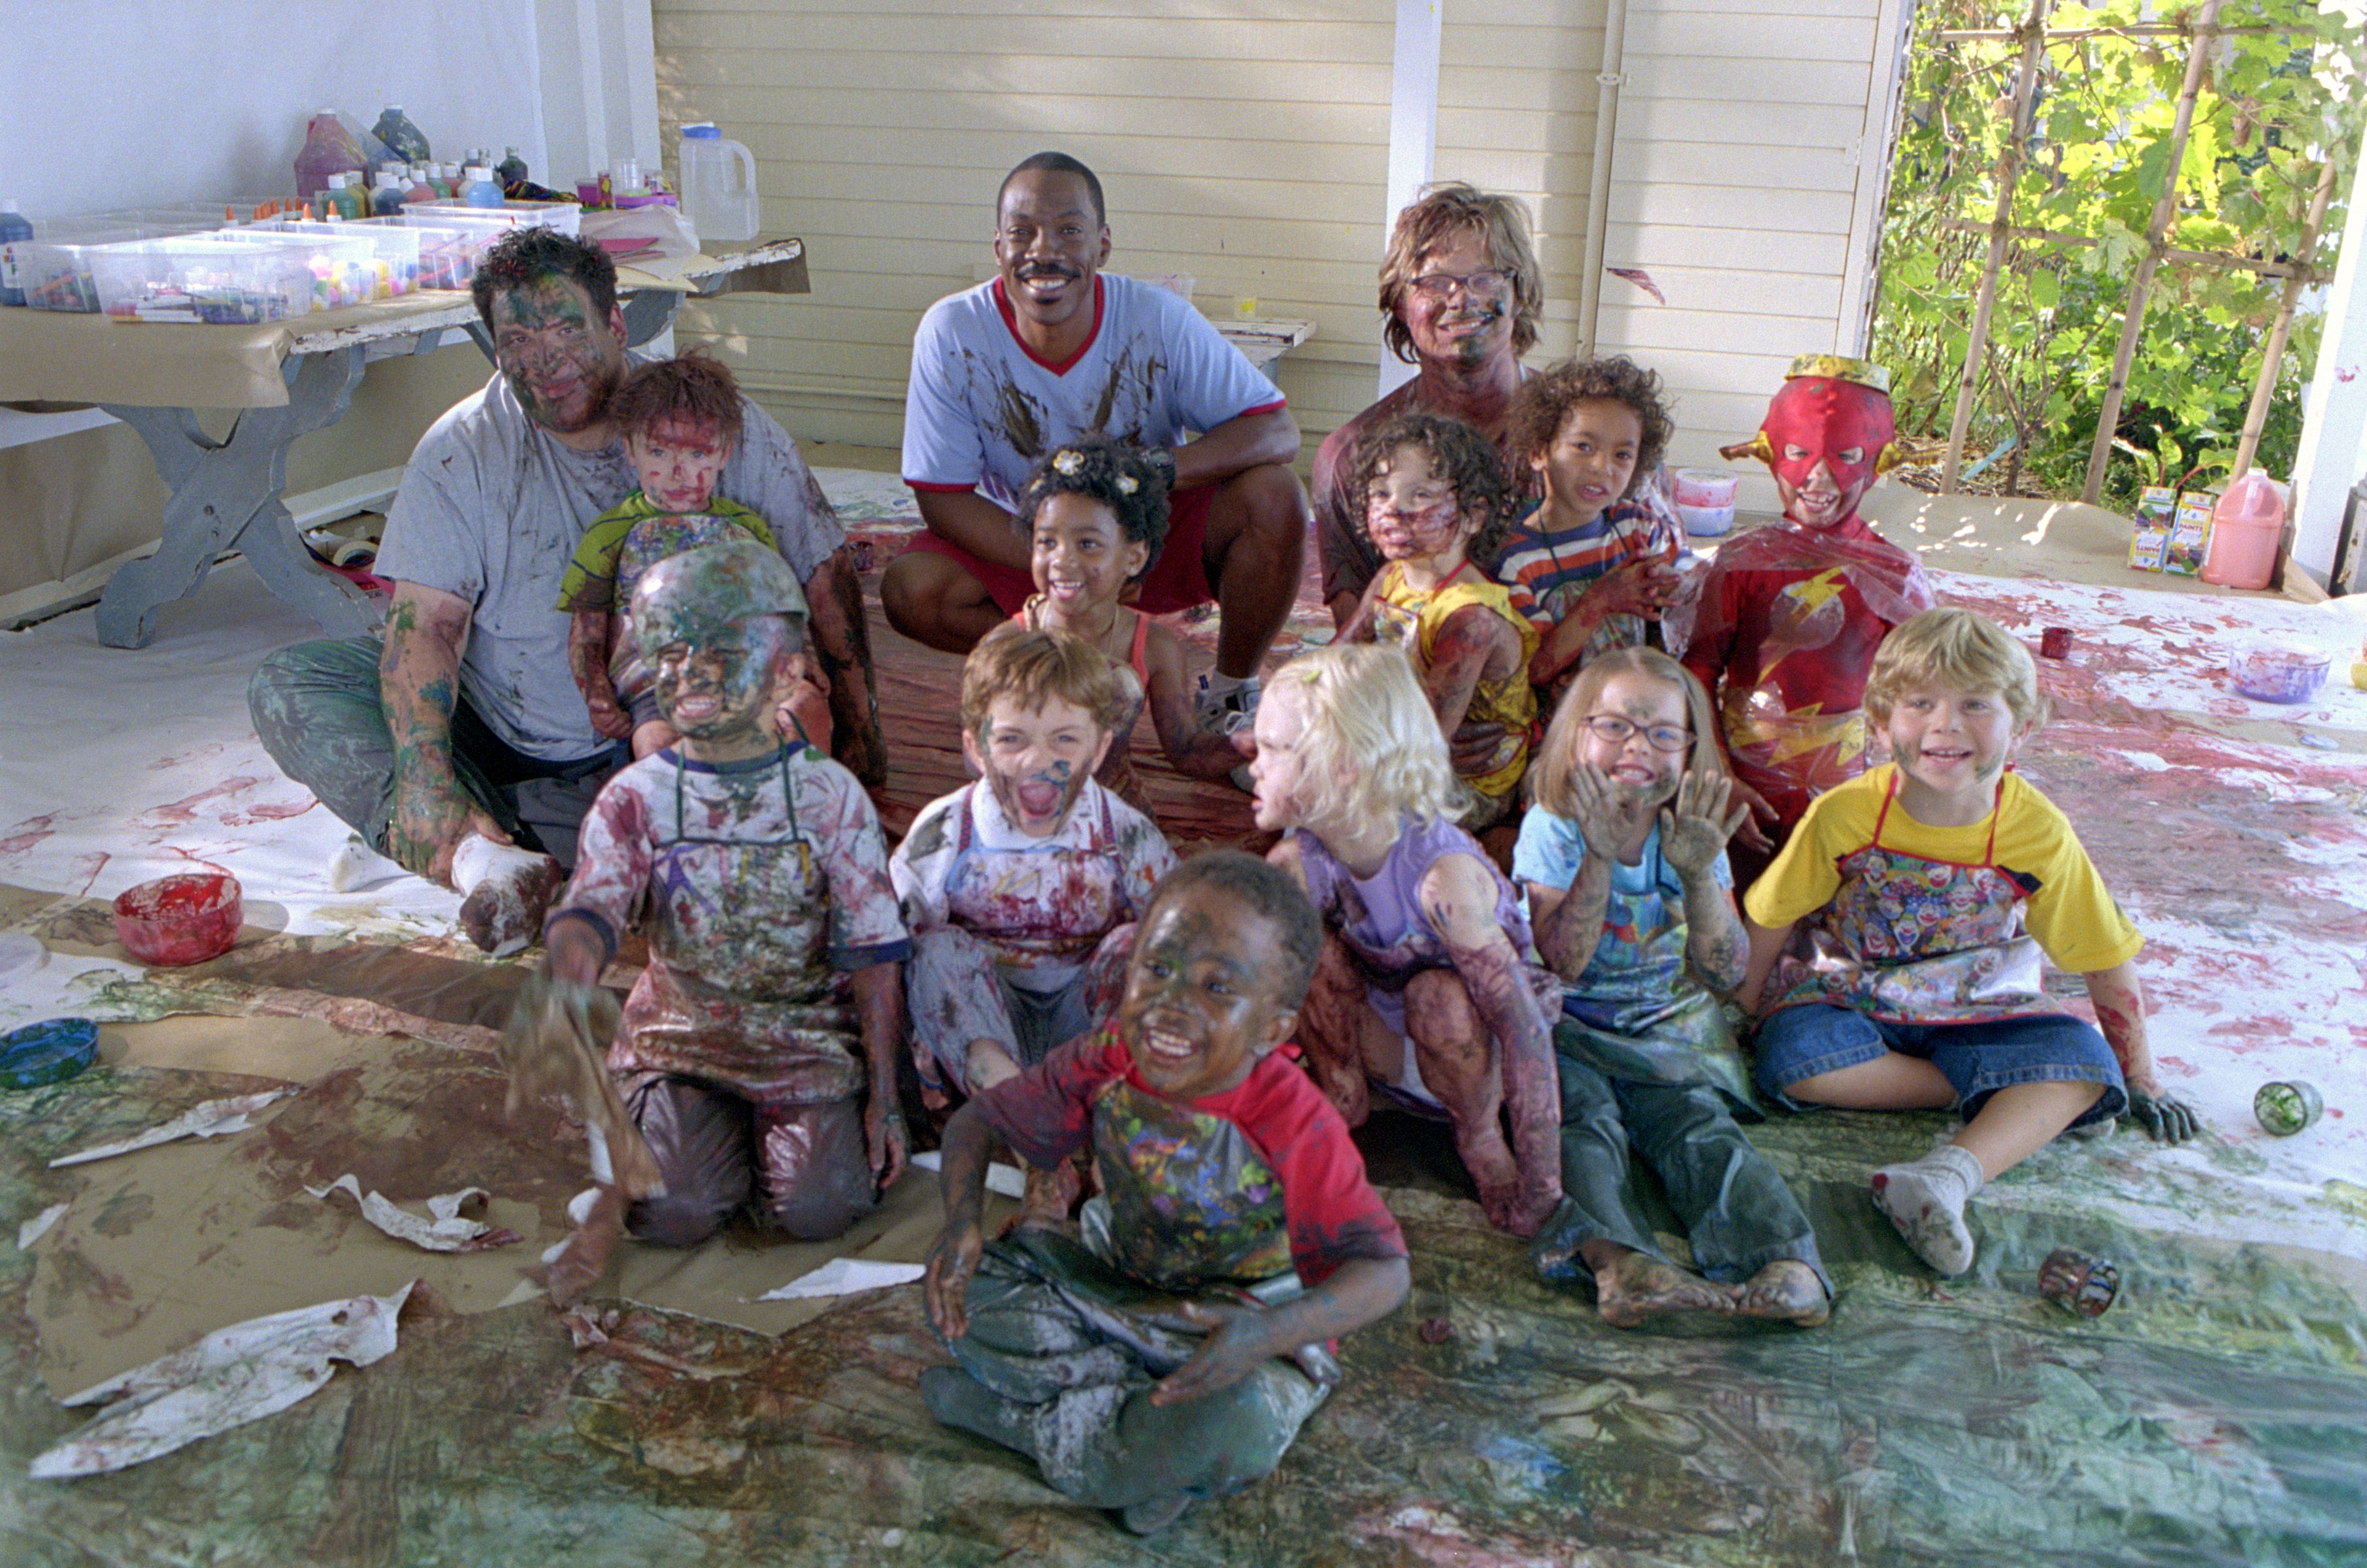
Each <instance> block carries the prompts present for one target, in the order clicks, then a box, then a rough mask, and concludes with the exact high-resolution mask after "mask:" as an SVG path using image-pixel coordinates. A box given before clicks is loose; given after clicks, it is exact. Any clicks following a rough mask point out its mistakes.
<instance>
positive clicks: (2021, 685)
mask: <svg viewBox="0 0 2367 1568" xmlns="http://www.w3.org/2000/svg"><path fill="white" fill-rule="evenodd" d="M1935 685H1936V686H1953V687H1954V688H1955V689H1956V690H1957V691H1960V692H1995V693H1997V694H1999V696H2001V697H2003V698H2004V699H2005V705H2006V706H2007V707H2009V708H2010V709H2012V710H2013V716H2014V720H2015V722H2016V723H2018V724H2022V725H2026V726H2028V727H2029V728H2033V729H2035V728H2038V727H2039V726H2040V725H2042V724H2044V723H2045V722H2046V713H2047V704H2046V699H2045V698H2044V697H2043V696H2041V695H2040V694H2039V691H2038V665H2037V663H2036V662H2035V661H2034V660H2032V658H2031V657H2030V649H2027V648H2024V647H2023V646H2022V639H2021V638H2020V637H2014V636H2012V635H2011V634H2010V633H2009V632H2007V630H2006V629H2005V628H2004V627H2003V626H1999V625H1998V624H1997V623H1996V622H1995V621H1992V620H1990V619H1989V618H1988V616H1987V615H1977V614H1976V613H1975V612H1973V611H1971V610H1965V609H1958V608H1955V607H1954V606H1947V607H1943V608H1942V609H1937V610H1926V611H1924V612H1923V613H1922V614H1921V615H1917V616H1915V617H1913V618H1912V619H1910V620H1908V621H1907V622H1906V623H1905V624H1904V625H1901V626H1893V627H1891V628H1890V635H1889V636H1888V637H1884V638H1883V639H1882V646H1881V647H1880V648H1878V649H1875V650H1874V670H1873V672H1872V673H1871V674H1869V675H1867V677H1866V680H1865V711H1866V713H1867V714H1868V715H1869V716H1872V718H1873V719H1874V723H1876V724H1887V723H1889V722H1890V710H1891V708H1892V707H1893V706H1894V705H1897V701H1898V699H1899V698H1900V697H1902V696H1904V695H1905V694H1908V692H1911V691H1913V690H1915V689H1916V688H1917V687H1919V686H1935Z"/></svg>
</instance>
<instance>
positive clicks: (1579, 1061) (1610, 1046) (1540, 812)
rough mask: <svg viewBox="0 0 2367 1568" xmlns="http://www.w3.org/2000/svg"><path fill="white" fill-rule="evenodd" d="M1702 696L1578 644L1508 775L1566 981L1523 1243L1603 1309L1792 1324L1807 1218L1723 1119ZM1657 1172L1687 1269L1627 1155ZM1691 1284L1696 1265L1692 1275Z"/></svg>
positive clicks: (1656, 657)
mask: <svg viewBox="0 0 2367 1568" xmlns="http://www.w3.org/2000/svg"><path fill="white" fill-rule="evenodd" d="M1714 724H1715V720H1714V716H1713V714H1712V711H1711V708H1710V705H1709V696H1708V694H1707V693H1705V692H1704V691H1703V690H1702V688H1701V683H1700V682H1698V681H1696V680H1694V679H1693V676H1691V675H1690V674H1688V673H1686V672H1685V670H1684V668H1683V666H1682V665H1680V664H1679V663H1677V661H1676V660H1673V659H1670V657H1669V656H1668V655H1667V654H1665V653H1661V652H1659V651H1658V650H1656V649H1648V648H1624V649H1613V650H1611V651H1609V652H1606V653H1602V654H1598V655H1597V656H1596V657H1595V659H1594V660H1592V661H1591V663H1589V664H1588V665H1587V666H1586V667H1585V668H1584V669H1583V670H1581V671H1579V674H1578V676H1577V678H1576V680H1574V681H1573V682H1571V684H1570V687H1569V692H1568V693H1567V694H1565V695H1564V697H1563V699H1562V704H1561V707H1560V710H1559V711H1558V712H1557V713H1556V714H1555V716H1554V721H1553V725H1552V728H1550V729H1548V730H1547V731H1546V742H1545V746H1544V749H1543V750H1541V751H1540V752H1539V753H1538V759H1537V765H1536V767H1535V770H1534V771H1533V772H1532V773H1531V774H1530V781H1531V784H1532V785H1533V786H1534V788H1535V794H1536V804H1535V806H1533V807H1531V808H1530V810H1529V814H1528V816H1527V818H1525V819H1524V820H1523V822H1522V824H1521V839H1520V843H1519V846H1518V847H1517V848H1516V849H1515V850H1514V851H1513V852H1512V874H1513V876H1514V877H1515V878H1516V879H1518V880H1519V881H1521V882H1523V883H1524V884H1525V885H1526V886H1527V888H1528V895H1529V908H1530V913H1531V917H1532V919H1534V921H1535V931H1536V941H1537V951H1538V953H1540V954H1541V955H1543V957H1544V958H1545V961H1546V964H1548V965H1549V966H1551V967H1552V968H1553V969H1554V971H1555V972H1556V973H1557V974H1558V975H1559V976H1561V977H1562V981H1563V984H1564V987H1566V988H1565V990H1564V992H1563V995H1562V1000H1561V1007H1560V1009H1559V1016H1558V1017H1557V1020H1556V1022H1555V1025H1554V1052H1555V1055H1556V1056H1557V1065H1558V1067H1559V1070H1560V1076H1561V1180H1562V1190H1563V1192H1564V1193H1565V1194H1566V1196H1565V1197H1564V1199H1563V1201H1562V1206H1561V1209H1560V1211H1559V1212H1558V1213H1557V1214H1556V1215H1555V1216H1554V1219H1553V1222H1552V1223H1551V1224H1548V1225H1547V1226H1546V1230H1545V1233H1544V1234H1543V1235H1540V1236H1539V1237H1538V1238H1537V1240H1536V1243H1535V1246H1533V1247H1531V1249H1530V1256H1531V1257H1532V1258H1533V1259H1535V1262H1536V1265H1537V1269H1538V1271H1539V1272H1540V1273H1542V1274H1543V1275H1544V1276H1545V1277H1546V1279H1548V1280H1566V1279H1570V1278H1574V1277H1576V1276H1577V1275H1578V1274H1579V1273H1580V1272H1581V1271H1582V1270H1583V1271H1587V1272H1591V1274H1592V1275H1593V1278H1594V1287H1595V1303H1596V1306H1597V1309H1598V1310H1599V1311H1600V1312H1601V1313H1602V1314H1603V1321H1605V1322H1607V1323H1609V1324H1611V1325H1614V1326H1615V1327H1622V1328H1626V1327H1633V1326H1634V1325H1637V1324H1639V1323H1642V1322H1644V1321H1646V1320H1647V1319H1648V1318H1652V1317H1655V1316H1659V1315H1661V1314H1674V1313H1687V1312H1713V1313H1738V1314H1742V1315H1745V1316H1750V1317H1761V1318H1771V1319H1775V1320H1778V1321H1782V1322H1787V1323H1796V1324H1799V1325H1803V1326H1813V1325H1817V1324H1820V1323H1822V1322H1824V1321H1825V1319H1826V1318H1827V1316H1829V1314H1830V1312H1831V1307H1830V1304H1829V1302H1830V1297H1831V1286H1830V1283H1829V1281H1828V1280H1826V1278H1825V1275H1824V1268H1823V1264H1822V1262H1821V1261H1820V1260H1819V1258H1818V1253H1817V1237H1816V1233H1815V1232H1814V1231H1813V1230H1811V1229H1810V1228H1809V1224H1808V1218H1807V1215H1806V1213H1804V1212H1803V1211H1802V1210H1801V1207H1800V1204H1799V1201H1797V1200H1796V1199H1795V1198H1794V1197H1793V1196H1792V1191H1791V1189H1789V1188H1788V1187H1786V1186H1785V1185H1784V1179H1783V1177H1782V1176H1780V1175H1778V1174H1777V1173H1776V1170H1775V1168H1774V1167H1773V1166H1772V1165H1770V1164H1769V1163H1768V1161H1767V1159H1766V1156H1763V1155H1761V1154H1760V1153H1759V1151H1758V1150H1756V1149H1754V1148H1752V1147H1751V1146H1750V1140H1748V1139H1747V1138H1745V1137H1744V1136H1743V1134H1742V1129H1741V1128H1740V1127H1738V1126H1737V1125H1736V1123H1735V1116H1736V1114H1737V1113H1739V1114H1742V1115H1745V1116H1748V1117H1750V1119H1751V1120H1752V1121H1757V1120H1759V1119H1760V1111H1759V1109H1758V1104H1757V1099H1756V1097H1755V1096H1754V1095H1753V1094H1752V1093H1751V1089H1750V1068H1749V1067H1748V1066H1746V1065H1745V1064H1744V1062H1743V1058H1742V1053H1741V1051H1740V1049H1739V1048H1738V1045H1737V1043H1736V1042H1735V1038H1734V1032H1733V1030H1732V1029H1730V1028H1729V1027H1728V1026H1727V1020H1726V1014H1725V1011H1724V1010H1723V1009H1722V1008H1721V1007H1720V1006H1719V1002H1718V993H1724V992H1731V991H1733V990H1735V989H1736V988H1737V987H1739V986H1740V985H1741V983H1742V978H1743V969H1744V962H1745V959H1746V958H1747V956H1748V945H1747V941H1746V939H1745V937H1744V935H1743V930H1742V919H1741V917H1740V916H1739V915H1738V914H1737V913H1736V911H1735V908H1734V891H1733V879H1732V877H1731V875H1730V874H1728V872H1727V864H1726V843H1727V840H1728V839H1729V838H1731V837H1732V836H1733V834H1734V830H1735V829H1736V828H1737V827H1738V826H1740V824H1741V821H1742V817H1743V812H1744V810H1745V808H1744V807H1740V806H1735V807H1733V808H1732V809H1731V810H1730V811H1729V809H1728V793H1729V786H1728V782H1727V778H1726V774H1725V772H1724V770H1723V769H1722V768H1720V767H1719V766H1718V761H1717V743H1716V730H1715V728H1714ZM1631 1151H1632V1153H1633V1154H1634V1155H1636V1156H1640V1157H1641V1158H1642V1160H1643V1162H1644V1164H1646V1165H1647V1166H1648V1167H1649V1168H1651V1170H1652V1172H1653V1174H1654V1175H1655V1176H1657V1177H1658V1178H1659V1181H1660V1185H1661V1187H1662V1188H1663V1189H1664V1190H1665V1191H1666V1192H1667V1194H1668V1198H1669V1201H1670V1205H1671V1206H1672V1207H1673V1208H1674V1209H1675V1210H1676V1212H1677V1217H1678V1218H1679V1219H1680V1220H1681V1221H1682V1222H1683V1224H1684V1227H1685V1231H1686V1234H1687V1235H1688V1236H1689V1238H1690V1240H1691V1243H1692V1250H1693V1268H1694V1269H1698V1270H1699V1272H1698V1273H1695V1272H1693V1270H1692V1269H1684V1268H1682V1267H1680V1266H1679V1265H1678V1264H1677V1263H1675V1262H1674V1261H1673V1260H1671V1259H1670V1258H1669V1257H1668V1255H1667V1254H1666V1253H1665V1252H1664V1251H1663V1250H1662V1249H1661V1247H1660V1246H1659V1242H1658V1241H1657V1240H1656V1239H1655V1237H1654V1235H1653V1227H1652V1225H1651V1224H1650V1223H1649V1222H1648V1220H1647V1219H1645V1218H1644V1217H1643V1215H1642V1214H1641V1213H1639V1211H1638V1210H1637V1205H1636V1202H1635V1192H1634V1181H1633V1178H1632V1176H1631V1174H1630V1173H1631V1170H1632V1161H1631V1159H1630V1157H1629V1156H1630V1153H1631ZM1704 1276H1706V1278H1704Z"/></svg>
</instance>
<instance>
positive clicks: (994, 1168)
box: [912, 1149, 1027, 1198]
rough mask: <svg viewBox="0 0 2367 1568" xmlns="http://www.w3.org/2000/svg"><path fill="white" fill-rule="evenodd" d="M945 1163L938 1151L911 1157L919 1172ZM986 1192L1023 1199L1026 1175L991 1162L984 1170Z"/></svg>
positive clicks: (941, 1167) (1016, 1169) (1011, 1166)
mask: <svg viewBox="0 0 2367 1568" xmlns="http://www.w3.org/2000/svg"><path fill="white" fill-rule="evenodd" d="M945 1163H946V1162H945V1154H944V1151H943V1150H940V1149H923V1150H922V1151H921V1152H920V1153H919V1154H916V1155H914V1156H912V1164H913V1166H914V1167H915V1168H918V1169H921V1170H942V1169H943V1168H944V1167H945ZM986 1190H988V1191H989V1192H1000V1193H1002V1195H1003V1196H1004V1197H1005V1198H1025V1197H1026V1196H1027V1173H1026V1172H1025V1171H1023V1170H1021V1169H1020V1168H1018V1167H1017V1166H1015V1165H1004V1164H1003V1163H1002V1161H1000V1160H995V1161H992V1162H991V1163H990V1164H989V1165H988V1166H987V1168H986Z"/></svg>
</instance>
